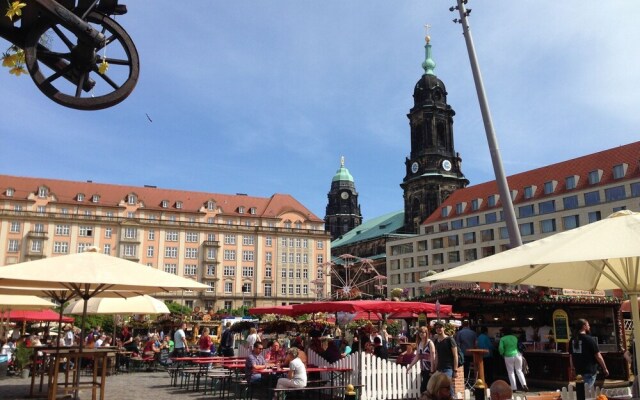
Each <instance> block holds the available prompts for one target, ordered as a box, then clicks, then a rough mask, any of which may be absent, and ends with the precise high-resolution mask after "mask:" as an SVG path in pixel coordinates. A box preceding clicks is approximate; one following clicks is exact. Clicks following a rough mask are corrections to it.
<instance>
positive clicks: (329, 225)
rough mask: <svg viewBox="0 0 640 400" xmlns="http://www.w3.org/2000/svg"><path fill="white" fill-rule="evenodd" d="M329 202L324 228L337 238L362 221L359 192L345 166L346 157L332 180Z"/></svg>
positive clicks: (341, 160)
mask: <svg viewBox="0 0 640 400" xmlns="http://www.w3.org/2000/svg"><path fill="white" fill-rule="evenodd" d="M327 196H328V197H329V202H328V204H327V211H326V214H325V217H324V229H325V231H327V232H330V233H331V240H335V239H337V238H339V237H340V236H342V235H343V234H344V233H346V232H348V231H350V230H352V229H353V228H355V227H356V226H358V225H360V224H361V223H362V213H360V205H359V204H358V192H356V186H355V184H354V182H353V177H352V176H351V174H350V173H349V170H348V169H346V168H345V167H344V157H341V159H340V168H339V169H338V170H337V171H336V174H335V175H334V176H333V179H332V180H331V190H330V191H329V194H328V195H327Z"/></svg>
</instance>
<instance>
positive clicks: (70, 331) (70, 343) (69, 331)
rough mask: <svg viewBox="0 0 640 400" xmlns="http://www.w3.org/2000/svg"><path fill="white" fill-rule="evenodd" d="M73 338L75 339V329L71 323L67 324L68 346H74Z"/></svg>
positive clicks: (65, 332) (65, 331)
mask: <svg viewBox="0 0 640 400" xmlns="http://www.w3.org/2000/svg"><path fill="white" fill-rule="evenodd" d="M73 339H74V335H73V329H72V328H71V325H67V326H65V327H64V345H65V346H67V347H71V346H73Z"/></svg>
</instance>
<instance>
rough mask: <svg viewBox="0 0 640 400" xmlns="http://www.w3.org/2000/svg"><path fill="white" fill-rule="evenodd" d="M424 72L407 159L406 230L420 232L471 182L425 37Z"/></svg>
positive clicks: (411, 120) (411, 114) (411, 115)
mask: <svg viewBox="0 0 640 400" xmlns="http://www.w3.org/2000/svg"><path fill="white" fill-rule="evenodd" d="M426 42H427V43H426V45H425V47H424V48H425V60H424V62H423V63H422V68H423V69H424V74H423V75H422V77H421V78H420V80H419V81H418V83H416V86H415V88H414V89H413V107H412V108H411V110H410V111H409V114H408V115H407V117H409V125H410V126H411V153H410V155H409V157H408V158H407V159H406V160H405V168H406V175H405V177H404V179H403V180H402V183H401V184H400V187H401V188H402V190H403V191H404V229H403V231H404V232H406V233H418V231H419V226H420V224H421V223H422V222H423V221H424V220H425V219H427V217H428V216H429V215H431V214H432V213H433V212H434V211H435V210H436V208H438V207H439V206H440V204H441V203H442V202H443V201H444V200H445V199H446V198H447V197H448V196H449V195H450V194H451V193H452V192H453V191H454V190H456V189H459V188H463V187H465V186H467V185H468V184H469V181H468V180H467V179H466V178H465V177H464V175H463V174H462V170H461V169H460V165H461V162H462V159H461V158H460V155H459V154H458V153H456V151H455V148H454V145H453V116H454V115H455V111H453V109H452V108H451V106H449V105H448V104H447V90H446V88H445V86H444V83H442V81H441V80H440V79H438V77H436V75H435V74H434V72H433V71H434V69H435V67H436V63H435V61H433V59H432V58H431V43H430V42H431V39H430V37H429V36H427V37H426Z"/></svg>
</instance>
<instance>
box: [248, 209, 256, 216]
mask: <svg viewBox="0 0 640 400" xmlns="http://www.w3.org/2000/svg"><path fill="white" fill-rule="evenodd" d="M249 214H251V215H256V208H255V207H251V208H250V209H249Z"/></svg>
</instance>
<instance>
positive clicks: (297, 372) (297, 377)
mask: <svg viewBox="0 0 640 400" xmlns="http://www.w3.org/2000/svg"><path fill="white" fill-rule="evenodd" d="M286 360H288V363H289V373H288V374H287V377H286V378H280V379H278V384H277V385H276V389H285V388H303V387H306V386H307V368H306V367H305V366H304V364H303V363H302V360H300V358H298V349H297V348H296V347H292V348H290V349H289V350H287V357H286ZM274 399H275V396H274Z"/></svg>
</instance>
